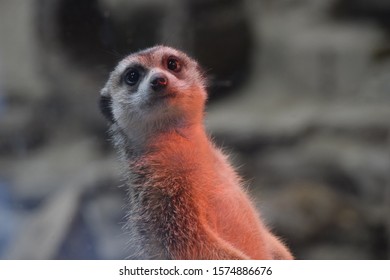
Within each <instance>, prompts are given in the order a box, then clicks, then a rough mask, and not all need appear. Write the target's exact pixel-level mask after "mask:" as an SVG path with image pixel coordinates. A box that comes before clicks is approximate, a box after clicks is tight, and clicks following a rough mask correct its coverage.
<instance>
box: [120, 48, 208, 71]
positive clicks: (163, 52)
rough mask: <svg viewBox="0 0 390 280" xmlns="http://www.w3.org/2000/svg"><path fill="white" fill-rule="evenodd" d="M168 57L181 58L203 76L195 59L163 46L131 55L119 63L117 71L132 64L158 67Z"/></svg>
mask: <svg viewBox="0 0 390 280" xmlns="http://www.w3.org/2000/svg"><path fill="white" fill-rule="evenodd" d="M168 57H177V58H179V59H180V60H181V61H182V62H183V63H186V64H188V66H193V69H194V70H196V71H198V72H199V74H201V75H202V70H201V68H200V66H199V64H198V62H197V61H196V60H195V59H193V58H191V57H189V56H188V55H186V54H185V53H183V52H182V51H179V50H176V49H174V48H171V47H167V46H161V45H159V46H155V47H151V48H148V49H145V50H141V51H139V52H135V53H132V54H130V55H129V56H127V57H126V58H124V59H123V60H122V61H121V62H120V63H119V65H118V69H117V70H119V71H122V70H124V69H125V68H126V67H127V66H128V65H130V64H140V65H142V66H143V67H145V68H154V67H158V66H160V65H161V64H162V63H163V61H164V60H166V59H167V58H168Z"/></svg>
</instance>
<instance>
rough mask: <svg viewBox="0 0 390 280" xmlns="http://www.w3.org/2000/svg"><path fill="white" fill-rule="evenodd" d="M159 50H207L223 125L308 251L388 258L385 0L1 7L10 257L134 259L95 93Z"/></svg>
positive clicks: (214, 130)
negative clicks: (149, 50)
mask: <svg viewBox="0 0 390 280" xmlns="http://www.w3.org/2000/svg"><path fill="white" fill-rule="evenodd" d="M154 44H168V45H172V46H174V47H178V48H181V49H183V50H185V51H186V52H189V53H190V54H191V55H192V56H194V57H196V58H197V59H199V61H200V63H201V64H202V66H203V68H204V69H205V70H206V71H207V73H208V76H209V80H210V93H211V96H210V100H209V104H208V113H207V127H208V129H209V131H210V134H212V135H213V137H214V138H215V140H216V141H217V142H218V143H219V144H220V145H221V146H223V147H224V149H225V150H226V151H228V152H229V153H231V157H232V160H233V161H234V164H235V165H236V166H237V167H238V170H239V172H240V174H241V175H242V176H243V177H244V179H245V181H246V182H247V185H248V190H249V192H250V193H251V194H252V196H253V200H254V201H255V202H256V203H257V205H258V207H259V209H261V211H262V216H263V218H264V219H265V220H266V221H267V222H268V224H269V225H270V226H271V227H272V228H273V229H274V231H275V232H276V233H277V234H279V235H280V236H282V237H283V238H284V240H285V241H286V243H287V244H288V245H289V246H290V247H291V249H292V251H293V252H294V254H295V255H296V257H297V258H298V259H389V258H390V173H389V171H390V2H389V1H387V0H246V1H240V0H184V1H181V0H170V1H164V0H142V1H141V0H134V1H126V0H84V1H77V0H34V1H33V0H31V1H11V0H3V1H0V258H3V259H122V258H125V257H126V255H127V253H126V241H127V239H126V236H125V235H124V234H123V232H122V230H121V225H122V224H123V216H124V211H123V207H122V205H123V203H124V195H125V190H124V188H123V187H121V186H122V182H121V180H120V174H119V172H118V166H117V165H118V162H117V160H116V155H115V153H114V151H113V149H112V147H111V145H110V143H109V141H108V137H107V134H106V130H107V123H106V122H105V120H104V118H103V117H102V116H100V113H99V111H98V106H97V101H98V94H99V90H100V88H101V87H102V86H103V84H104V83H105V79H106V78H107V76H108V73H109V71H110V70H111V69H112V67H113V66H114V65H115V64H116V62H117V61H118V60H119V59H120V58H122V57H123V56H125V55H126V54H128V53H129V52H132V51H135V50H138V49H142V48H144V47H149V46H152V45H154Z"/></svg>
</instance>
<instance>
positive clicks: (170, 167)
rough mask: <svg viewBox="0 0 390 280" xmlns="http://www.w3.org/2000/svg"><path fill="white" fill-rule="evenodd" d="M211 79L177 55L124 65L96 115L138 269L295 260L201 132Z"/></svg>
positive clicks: (148, 54) (140, 55)
mask: <svg viewBox="0 0 390 280" xmlns="http://www.w3.org/2000/svg"><path fill="white" fill-rule="evenodd" d="M206 99H207V92H206V85H205V77H204V75H203V74H202V71H201V70H200V67H199V66H198V63H197V62H196V61H195V60H194V59H192V58H190V57H189V56H187V55H186V54H184V53H183V52H181V51H178V50H176V49H173V48H170V47H166V46H156V47H153V48H149V49H146V50H143V51H140V52H136V53H134V54H131V55H129V56H128V57H126V58H125V59H123V60H122V61H120V62H119V64H118V65H117V67H116V68H115V69H114V71H113V72H112V73H111V74H110V77H109V79H108V81H107V83H106V85H105V86H104V88H103V89H102V90H101V99H100V105H101V106H100V107H101V110H102V113H103V114H104V116H105V117H106V118H107V119H108V120H109V121H110V123H111V128H110V131H111V135H112V139H113V142H114V145H115V146H116V148H117V150H118V151H119V152H120V155H121V158H122V160H123V163H124V164H123V166H124V170H123V171H124V174H125V180H126V186H127V190H128V208H129V209H128V214H127V216H126V225H125V229H126V232H127V233H128V235H129V247H130V250H131V252H130V254H131V255H130V258H135V259H293V256H292V254H291V253H290V251H289V250H288V249H287V247H286V246H285V245H284V244H283V243H282V242H281V241H280V240H279V239H278V238H277V237H276V236H274V235H273V234H272V233H271V232H270V231H269V230H268V229H267V227H266V226H265V224H264V223H263V222H262V220H261V219H260V216H259V214H258V213H257V212H256V209H255V207H254V205H253V203H252V201H251V200H250V198H249V196H248V194H247V193H246V191H245V190H244V188H243V186H242V182H241V180H240V178H239V176H238V175H237V173H236V172H235V170H234V169H233V167H232V166H231V164H230V163H229V160H228V158H227V156H226V155H225V154H224V153H223V152H222V151H221V150H220V149H218V148H217V147H216V146H215V145H214V144H213V142H212V141H211V140H210V138H209V136H208V135H207V133H206V132H205V127H204V124H203V121H204V108H205V102H206Z"/></svg>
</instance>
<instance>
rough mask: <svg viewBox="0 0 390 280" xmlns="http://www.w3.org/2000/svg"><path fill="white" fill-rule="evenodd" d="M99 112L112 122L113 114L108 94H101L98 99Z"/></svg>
mask: <svg viewBox="0 0 390 280" xmlns="http://www.w3.org/2000/svg"><path fill="white" fill-rule="evenodd" d="M99 107H100V112H102V114H103V116H104V117H105V118H106V119H107V120H109V121H110V122H111V123H114V122H115V120H114V115H113V113H112V99H111V96H109V95H101V96H100V100H99Z"/></svg>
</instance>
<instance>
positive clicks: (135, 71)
mask: <svg viewBox="0 0 390 280" xmlns="http://www.w3.org/2000/svg"><path fill="white" fill-rule="evenodd" d="M199 69H200V68H199V66H198V64H197V63H196V62H195V61H194V60H193V59H191V58H189V57H188V56H187V55H186V54H184V53H182V52H180V51H178V50H175V49H172V48H169V47H164V46H157V47H154V48H150V49H146V50H144V51H140V52H137V53H134V54H131V55H130V56H128V57H126V58H125V59H123V60H122V61H121V62H120V63H119V64H118V66H117V67H116V68H115V70H114V71H113V72H112V73H111V75H110V78H109V80H108V81H107V83H106V85H105V87H104V88H103V89H102V91H101V110H102V113H103V114H104V115H105V116H106V117H107V118H108V119H109V120H110V121H111V122H113V123H117V124H118V125H119V126H120V127H121V128H122V129H134V128H136V127H144V126H150V125H155V126H156V125H157V126H159V127H161V126H169V125H170V124H172V125H173V123H177V122H181V121H183V122H185V121H189V122H191V121H200V120H198V119H197V118H202V117H203V110H204V103H205V100H206V97H207V96H206V91H205V89H204V78H203V77H202V75H201V72H200V70H199Z"/></svg>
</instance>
